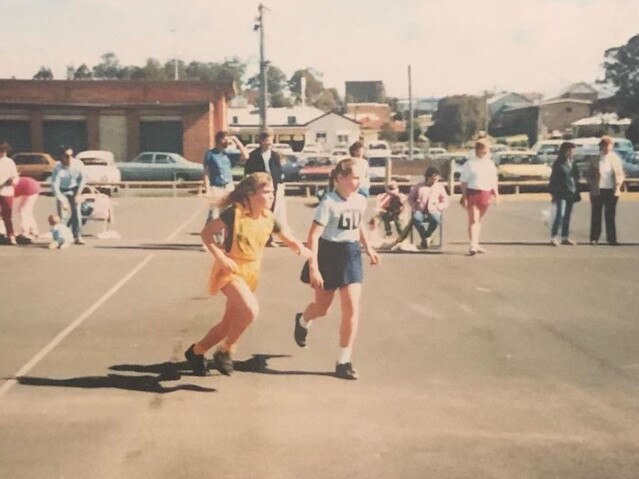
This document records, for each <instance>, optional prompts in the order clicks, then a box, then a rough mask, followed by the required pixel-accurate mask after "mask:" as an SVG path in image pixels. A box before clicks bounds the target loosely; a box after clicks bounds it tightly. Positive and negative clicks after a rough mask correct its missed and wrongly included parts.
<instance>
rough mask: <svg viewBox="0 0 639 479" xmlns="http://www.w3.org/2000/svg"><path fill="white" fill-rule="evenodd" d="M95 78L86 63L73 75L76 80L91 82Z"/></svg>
mask: <svg viewBox="0 0 639 479" xmlns="http://www.w3.org/2000/svg"><path fill="white" fill-rule="evenodd" d="M92 78H93V73H92V72H91V70H90V69H89V67H88V66H87V64H86V63H83V64H82V65H80V66H79V67H78V69H77V70H76V71H75V73H74V74H73V79H74V80H91V79H92Z"/></svg>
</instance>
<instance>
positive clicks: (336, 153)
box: [331, 146, 351, 160]
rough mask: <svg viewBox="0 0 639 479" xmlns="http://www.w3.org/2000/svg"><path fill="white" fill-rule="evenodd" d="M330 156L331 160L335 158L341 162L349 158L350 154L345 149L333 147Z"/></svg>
mask: <svg viewBox="0 0 639 479" xmlns="http://www.w3.org/2000/svg"><path fill="white" fill-rule="evenodd" d="M331 156H332V157H333V158H336V159H338V160H341V159H343V158H348V157H350V156H351V154H350V152H349V151H348V148H346V147H341V146H338V147H335V148H333V149H332V150H331Z"/></svg>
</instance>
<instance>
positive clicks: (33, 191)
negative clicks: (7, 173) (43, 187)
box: [13, 176, 40, 196]
mask: <svg viewBox="0 0 639 479" xmlns="http://www.w3.org/2000/svg"><path fill="white" fill-rule="evenodd" d="M13 189H14V193H13V196H31V195H38V194H40V183H38V182H37V181H36V180H34V179H33V178H29V177H28V176H21V177H20V178H19V179H18V182H17V183H16V184H15V185H13Z"/></svg>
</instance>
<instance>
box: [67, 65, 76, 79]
mask: <svg viewBox="0 0 639 479" xmlns="http://www.w3.org/2000/svg"><path fill="white" fill-rule="evenodd" d="M74 76H75V67H74V66H73V65H67V80H73V77H74Z"/></svg>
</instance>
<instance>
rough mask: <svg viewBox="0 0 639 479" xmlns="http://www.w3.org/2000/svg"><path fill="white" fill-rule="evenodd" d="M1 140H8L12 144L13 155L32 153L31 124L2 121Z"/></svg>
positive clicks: (0, 124)
mask: <svg viewBox="0 0 639 479" xmlns="http://www.w3.org/2000/svg"><path fill="white" fill-rule="evenodd" d="M0 140H6V141H8V142H9V143H10V144H11V148H12V151H13V153H21V152H23V151H31V130H30V128H29V122H28V121H16V120H0Z"/></svg>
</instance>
